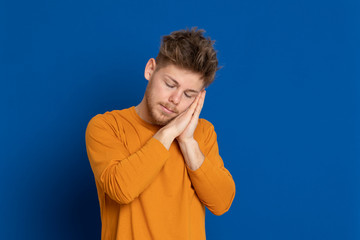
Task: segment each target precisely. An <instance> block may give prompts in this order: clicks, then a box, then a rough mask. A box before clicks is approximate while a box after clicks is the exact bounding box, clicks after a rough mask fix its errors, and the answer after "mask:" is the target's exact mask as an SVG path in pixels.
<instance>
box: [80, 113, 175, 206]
mask: <svg viewBox="0 0 360 240" xmlns="http://www.w3.org/2000/svg"><path fill="white" fill-rule="evenodd" d="M85 140H86V149H87V153H88V157H89V161H90V165H91V168H92V170H93V172H94V176H95V180H96V182H97V183H98V184H99V185H100V187H101V188H102V189H103V191H104V192H105V193H106V194H107V195H109V196H110V197H111V198H112V199H113V200H115V201H117V202H118V203H120V204H127V203H130V202H131V201H132V200H134V199H135V198H136V197H138V196H139V195H140V194H141V193H142V192H143V191H144V190H145V188H146V187H147V186H149V185H150V183H151V182H152V181H153V180H154V179H155V177H156V176H157V174H158V173H159V172H160V170H161V168H162V167H163V165H164V164H165V162H166V160H167V158H168V157H169V153H168V151H167V149H166V148H165V147H164V145H163V143H162V142H160V141H159V140H157V139H156V138H154V137H153V138H151V139H150V140H149V141H148V142H147V143H146V144H145V145H144V146H142V147H141V148H140V149H139V150H137V151H136V152H134V153H133V154H130V152H129V150H128V149H127V147H126V144H125V143H124V142H123V141H122V140H121V138H120V137H117V136H116V134H115V132H114V130H113V127H112V126H111V125H109V123H108V122H107V121H106V120H105V119H104V117H103V116H101V115H98V116H95V117H93V118H92V119H91V120H90V122H89V124H88V126H87V129H86V134H85Z"/></svg>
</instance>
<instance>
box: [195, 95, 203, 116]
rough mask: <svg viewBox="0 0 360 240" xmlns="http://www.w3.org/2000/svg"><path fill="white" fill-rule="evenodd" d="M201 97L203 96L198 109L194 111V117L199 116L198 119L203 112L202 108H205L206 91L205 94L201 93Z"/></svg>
mask: <svg viewBox="0 0 360 240" xmlns="http://www.w3.org/2000/svg"><path fill="white" fill-rule="evenodd" d="M200 95H201V96H200V98H199V100H198V103H197V106H196V109H195V111H194V115H195V116H197V117H199V115H200V112H201V110H202V108H203V106H204V101H205V95H206V91H205V90H204V91H203V92H201V94H200Z"/></svg>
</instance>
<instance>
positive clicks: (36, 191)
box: [0, 0, 360, 240]
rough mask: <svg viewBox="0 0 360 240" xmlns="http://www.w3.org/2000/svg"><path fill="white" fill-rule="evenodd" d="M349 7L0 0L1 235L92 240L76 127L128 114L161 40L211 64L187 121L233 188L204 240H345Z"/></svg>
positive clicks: (350, 115)
mask: <svg viewBox="0 0 360 240" xmlns="http://www.w3.org/2000/svg"><path fill="white" fill-rule="evenodd" d="M359 10H360V4H359V1H355V0H354V1H318V0H315V1H311V0H304V1H300V0H295V1H286V0H272V1H270V0H269V1H265V0H255V1H254V0H243V1H227V0H223V1H209V0H208V1H205V0H202V1H187V0H185V1H178V2H168V1H162V2H161V1H155V2H154V1H140V2H139V1H133V2H130V1H126V2H125V1H111V0H106V1H84V0H80V1H69V0H65V1H45V0H34V1H21V0H14V1H1V3H0V44H1V45H0V46H1V48H0V79H1V88H0V102H1V120H0V121H1V124H0V131H1V132H0V134H1V140H0V141H1V143H0V146H1V149H0V154H1V155H0V156H1V163H0V164H1V174H0V190H1V197H0V219H1V222H0V239H100V215H99V206H98V199H97V193H96V188H95V183H94V179H93V175H92V172H91V169H90V165H89V163H88V159H87V155H86V149H85V139H84V133H85V129H86V125H87V123H88V121H89V120H90V118H91V117H93V116H94V115H96V114H98V113H104V112H106V111H111V110H113V109H122V108H126V107H130V106H132V105H137V104H138V103H139V102H140V101H141V99H142V96H143V93H144V91H145V87H146V80H145V79H144V77H143V71H144V67H145V64H146V62H147V60H148V59H149V58H151V57H155V56H156V54H157V52H158V49H159V44H160V37H161V36H162V35H166V34H169V33H170V32H172V31H174V30H179V29H183V28H185V27H191V26H199V27H200V28H204V29H205V30H206V31H207V33H206V34H207V36H211V37H212V38H213V39H215V40H216V44H215V47H216V49H217V50H218V51H219V52H218V57H219V61H220V65H222V66H223V69H221V70H220V71H219V72H218V74H217V78H216V80H215V82H214V84H213V85H211V86H210V87H209V88H208V91H207V99H206V102H205V106H204V109H203V112H202V117H204V118H206V119H208V120H210V121H211V122H212V123H213V124H214V125H215V129H216V131H217V133H218V142H219V145H220V153H221V155H222V157H223V159H224V162H225V166H226V167H227V168H228V169H229V170H230V172H231V173H232V175H233V178H234V180H235V183H236V187H237V188H236V190H237V192H236V197H235V200H234V202H233V205H232V207H231V209H230V211H229V212H227V213H226V214H224V215H222V216H220V217H217V216H213V215H212V214H211V213H210V212H208V211H207V219H206V231H207V237H208V239H209V240H212V239H244V240H255V239H261V240H268V239H276V240H289V239H294V240H297V239H327V240H330V239H342V240H343V239H359V238H360V231H359V229H360V228H359V226H360V225H359V224H360V215H359V213H360V208H359V206H360V190H359V188H360V182H359V167H360V165H359V149H360V147H359V146H360V144H359V143H360V134H359V132H360V131H359V120H360V117H359V112H360V109H359V90H360V86H359V84H358V81H359V79H360V78H359V77H360V74H359V66H360V60H359V57H360V51H359V42H360V31H359V26H360V25H359V24H360V19H359V16H360V11H359Z"/></svg>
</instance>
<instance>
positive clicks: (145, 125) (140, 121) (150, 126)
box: [129, 106, 161, 131]
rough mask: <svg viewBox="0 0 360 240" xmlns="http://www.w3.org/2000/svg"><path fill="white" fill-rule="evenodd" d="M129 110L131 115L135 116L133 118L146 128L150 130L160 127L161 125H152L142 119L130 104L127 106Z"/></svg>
mask: <svg viewBox="0 0 360 240" xmlns="http://www.w3.org/2000/svg"><path fill="white" fill-rule="evenodd" d="M129 111H130V113H131V115H132V116H133V117H134V118H135V120H136V121H137V122H138V123H140V124H141V125H143V126H144V127H146V128H147V129H150V130H155V131H157V130H159V129H160V128H161V126H158V125H153V124H151V123H148V122H146V121H145V120H143V119H142V118H141V117H140V116H139V115H138V114H137V112H136V110H135V106H132V107H130V108H129Z"/></svg>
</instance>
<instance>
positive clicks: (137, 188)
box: [86, 28, 235, 240]
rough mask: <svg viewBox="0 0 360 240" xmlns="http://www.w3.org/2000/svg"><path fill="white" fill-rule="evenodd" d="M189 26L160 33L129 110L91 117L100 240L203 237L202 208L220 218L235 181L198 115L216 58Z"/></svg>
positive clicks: (88, 133)
mask: <svg viewBox="0 0 360 240" xmlns="http://www.w3.org/2000/svg"><path fill="white" fill-rule="evenodd" d="M203 32H204V31H203V30H197V29H196V28H192V29H191V30H181V31H176V32H173V33H171V34H170V35H168V36H164V37H163V40H162V44H161V48H160V51H159V54H158V56H157V57H156V60H155V59H153V58H151V59H150V60H149V61H148V63H147V64H146V67H145V78H146V79H147V80H148V81H149V82H148V85H147V88H146V91H145V95H144V98H143V100H142V101H141V103H140V104H139V105H137V106H136V107H131V108H128V109H123V110H114V111H111V112H106V113H104V114H98V115H96V116H95V117H93V118H92V119H91V120H90V122H89V124H88V126H87V129H86V147H87V153H88V157H89V160H90V164H91V168H92V170H93V172H94V176H95V182H96V187H97V191H98V197H99V203H100V210H101V222H102V233H101V239H103V240H105V239H126V240H129V239H135V240H139V239H155V240H162V239H164V240H173V239H181V240H187V239H194V240H202V239H205V238H206V237H205V206H206V207H207V208H208V209H209V210H210V211H211V212H212V213H214V214H216V215H221V214H223V213H225V212H226V211H227V210H228V209H229V208H230V206H231V203H232V201H233V199H234V196H235V184H234V181H233V179H232V177H231V175H230V173H229V171H228V170H226V169H225V167H224V164H223V161H222V159H221V157H220V155H219V150H218V144H217V139H216V133H215V131H214V127H213V126H212V124H211V123H210V122H208V121H206V120H204V119H199V115H200V112H201V109H202V106H203V104H204V99H205V90H204V88H205V87H207V86H208V85H209V84H210V83H211V82H212V81H213V80H214V77H215V72H216V71H217V70H218V60H217V57H216V52H215V50H214V48H213V41H211V40H210V38H205V37H204V36H203Z"/></svg>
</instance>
